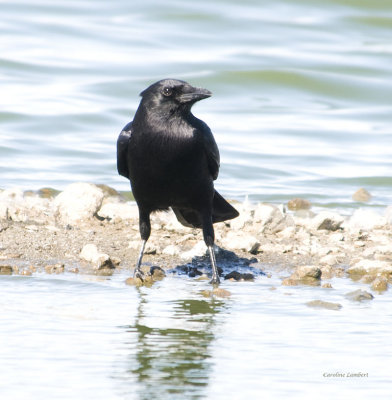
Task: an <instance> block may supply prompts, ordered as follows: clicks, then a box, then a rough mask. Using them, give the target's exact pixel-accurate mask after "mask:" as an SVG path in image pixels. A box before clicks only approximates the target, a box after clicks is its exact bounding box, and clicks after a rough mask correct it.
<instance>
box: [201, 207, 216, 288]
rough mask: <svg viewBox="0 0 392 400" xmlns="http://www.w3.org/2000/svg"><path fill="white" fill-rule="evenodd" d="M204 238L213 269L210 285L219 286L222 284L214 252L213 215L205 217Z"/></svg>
mask: <svg viewBox="0 0 392 400" xmlns="http://www.w3.org/2000/svg"><path fill="white" fill-rule="evenodd" d="M203 237H204V242H205V244H206V245H207V247H208V252H209V253H210V259H211V267H212V279H211V281H210V283H212V284H213V285H218V284H219V283H220V280H219V275H218V267H217V266H216V260H215V251H214V240H215V235H214V227H213V226H212V217H211V213H209V214H208V215H205V216H203Z"/></svg>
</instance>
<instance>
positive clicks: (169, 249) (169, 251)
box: [162, 244, 181, 256]
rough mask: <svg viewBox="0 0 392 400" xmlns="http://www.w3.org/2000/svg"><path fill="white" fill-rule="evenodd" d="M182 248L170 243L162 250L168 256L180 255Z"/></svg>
mask: <svg viewBox="0 0 392 400" xmlns="http://www.w3.org/2000/svg"><path fill="white" fill-rule="evenodd" d="M180 251H181V250H180V248H179V247H178V246H176V245H174V244H169V246H166V247H165V248H164V249H163V250H162V254H166V255H168V256H178V255H179V254H180Z"/></svg>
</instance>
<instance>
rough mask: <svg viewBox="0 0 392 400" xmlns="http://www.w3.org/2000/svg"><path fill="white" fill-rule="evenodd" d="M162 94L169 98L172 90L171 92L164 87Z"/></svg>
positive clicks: (170, 89) (168, 88)
mask: <svg viewBox="0 0 392 400" xmlns="http://www.w3.org/2000/svg"><path fill="white" fill-rule="evenodd" d="M162 93H163V95H164V96H167V97H169V96H171V94H172V93H173V90H172V88H170V87H167V86H166V87H164V88H163V90H162Z"/></svg>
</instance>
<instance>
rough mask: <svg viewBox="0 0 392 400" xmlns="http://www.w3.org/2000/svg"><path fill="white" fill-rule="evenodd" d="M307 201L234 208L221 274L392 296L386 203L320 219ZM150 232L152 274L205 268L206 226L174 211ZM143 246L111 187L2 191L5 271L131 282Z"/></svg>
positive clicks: (219, 240) (391, 213) (219, 234)
mask: <svg viewBox="0 0 392 400" xmlns="http://www.w3.org/2000/svg"><path fill="white" fill-rule="evenodd" d="M301 201H302V203H301ZM301 201H299V200H298V199H297V200H296V202H297V203H295V204H294V208H295V209H296V211H286V210H285V208H284V207H282V206H276V205H273V204H268V203H258V204H250V203H248V202H244V203H238V202H235V203H234V206H235V207H236V208H237V209H238V210H239V211H240V216H239V217H238V218H236V219H234V220H231V221H227V222H225V223H218V224H215V225H214V228H215V234H216V244H217V246H218V250H217V261H218V263H219V264H220V266H221V267H222V269H223V271H222V274H223V276H232V275H229V274H230V273H231V272H233V271H234V272H238V271H239V272H244V271H245V272H249V271H251V272H252V274H253V275H254V276H255V275H257V273H258V271H260V273H262V271H264V272H266V273H268V274H269V273H273V274H277V275H279V276H281V277H282V285H321V286H323V287H326V288H328V287H329V286H328V284H329V282H328V280H329V279H331V278H332V277H335V276H338V277H342V278H351V279H353V280H354V281H359V282H361V283H365V284H367V285H368V287H369V290H371V291H373V292H374V293H375V294H378V293H382V292H384V291H385V290H388V288H389V286H390V285H391V284H392V207H390V206H389V207H386V209H385V215H380V214H378V213H376V212H374V211H372V210H371V209H357V210H355V211H354V212H353V213H352V215H350V216H343V215H340V214H338V213H336V212H332V211H321V212H319V213H317V214H315V213H314V212H312V209H311V205H310V204H308V202H306V200H301ZM151 226H152V233H151V237H150V240H149V241H148V243H147V248H146V254H145V257H144V258H143V262H144V264H146V265H147V266H146V267H145V268H146V269H149V266H152V265H154V266H159V267H161V268H162V269H164V270H170V269H172V270H174V271H175V272H177V273H186V274H188V275H189V276H195V275H196V276H198V275H201V276H203V275H205V273H206V272H208V266H209V261H208V258H207V257H204V255H205V250H206V248H205V245H204V243H203V241H202V234H201V231H200V230H198V229H190V228H186V227H183V226H182V225H181V224H180V223H179V222H178V221H177V220H176V218H175V216H174V214H173V213H172V212H171V211H170V212H160V213H156V214H153V215H152V218H151ZM86 245H89V246H87V247H86ZM139 246H140V237H139V228H138V210H137V206H136V204H133V203H130V202H127V201H126V199H124V197H123V196H122V195H121V194H119V193H118V192H116V191H115V190H114V189H111V188H109V187H107V186H104V185H94V184H89V183H75V184H71V185H69V186H68V187H67V188H66V189H65V190H64V191H63V192H59V193H58V192H53V193H52V192H50V191H49V189H48V190H47V192H46V193H45V192H44V193H40V194H36V193H31V192H23V191H22V190H19V189H14V190H12V189H6V190H3V191H0V273H1V274H15V275H17V274H19V275H31V274H34V273H35V272H46V273H62V272H64V271H67V272H74V273H78V272H79V273H92V274H97V275H111V274H112V273H115V272H116V271H129V275H130V276H131V274H132V271H133V268H134V265H135V262H136V257H137V254H138V252H139ZM222 249H225V250H222ZM245 275H246V274H243V275H241V273H240V274H239V275H238V274H237V276H233V277H232V279H235V280H236V279H243V278H244V276H245Z"/></svg>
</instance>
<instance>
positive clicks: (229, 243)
mask: <svg viewBox="0 0 392 400" xmlns="http://www.w3.org/2000/svg"><path fill="white" fill-rule="evenodd" d="M223 244H224V246H225V247H226V248H228V249H231V250H243V251H246V252H248V253H255V252H257V250H258V249H259V247H260V242H259V241H258V240H257V239H256V238H255V237H254V236H252V235H248V234H245V233H242V232H233V231H231V232H229V233H228V234H227V236H226V237H225V238H224V240H223Z"/></svg>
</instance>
